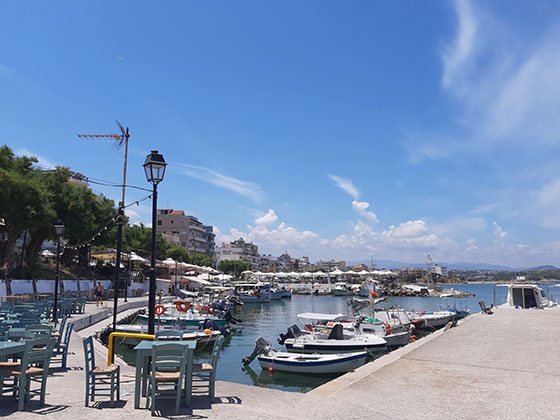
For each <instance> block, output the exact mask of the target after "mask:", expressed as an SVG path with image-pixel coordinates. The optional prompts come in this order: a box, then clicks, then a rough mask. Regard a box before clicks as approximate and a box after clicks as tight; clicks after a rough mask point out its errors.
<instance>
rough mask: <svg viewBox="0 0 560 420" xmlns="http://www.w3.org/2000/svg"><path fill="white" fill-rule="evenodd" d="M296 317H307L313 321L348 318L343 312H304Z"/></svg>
mask: <svg viewBox="0 0 560 420" xmlns="http://www.w3.org/2000/svg"><path fill="white" fill-rule="evenodd" d="M297 317H298V318H299V319H309V320H315V321H340V320H343V319H346V318H348V316H347V315H344V314H322V313H317V312H304V313H301V314H298V315H297Z"/></svg>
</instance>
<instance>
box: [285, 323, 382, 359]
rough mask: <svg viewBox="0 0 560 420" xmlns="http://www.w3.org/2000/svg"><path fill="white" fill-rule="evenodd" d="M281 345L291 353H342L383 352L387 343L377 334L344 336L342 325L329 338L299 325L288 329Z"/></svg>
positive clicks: (337, 325) (338, 325) (334, 329)
mask: <svg viewBox="0 0 560 420" xmlns="http://www.w3.org/2000/svg"><path fill="white" fill-rule="evenodd" d="M278 343H279V344H283V345H285V346H286V350H288V351H289V352H298V353H315V352H317V353H342V352H355V351H363V350H372V351H373V350H382V349H385V348H386V347H387V341H385V339H383V338H381V337H378V336H377V335H375V334H363V335H348V334H344V330H343V328H342V325H340V324H336V325H335V326H334V327H333V328H332V330H331V332H330V333H329V335H328V336H326V335H318V334H314V333H312V332H305V333H302V331H301V330H300V329H299V327H298V326H297V325H292V326H291V327H290V328H288V332H287V333H286V334H280V339H279V340H278Z"/></svg>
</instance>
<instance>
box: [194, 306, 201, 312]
mask: <svg viewBox="0 0 560 420" xmlns="http://www.w3.org/2000/svg"><path fill="white" fill-rule="evenodd" d="M194 309H196V310H197V311H199V312H200V310H201V309H202V306H200V305H196V306H195V307H194Z"/></svg>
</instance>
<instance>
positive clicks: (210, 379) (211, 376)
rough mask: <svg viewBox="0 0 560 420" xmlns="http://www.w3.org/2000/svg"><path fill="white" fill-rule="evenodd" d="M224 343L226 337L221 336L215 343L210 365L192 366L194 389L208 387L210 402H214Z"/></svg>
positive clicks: (195, 364)
mask: <svg viewBox="0 0 560 420" xmlns="http://www.w3.org/2000/svg"><path fill="white" fill-rule="evenodd" d="M223 343H224V336H223V335H219V336H218V337H216V341H214V347H213V348H212V355H211V356H210V360H209V361H208V363H193V365H192V376H193V377H192V386H193V387H195V386H196V387H197V388H199V387H204V386H206V387H208V396H209V397H210V402H213V401H214V390H215V385H214V384H215V382H216V369H217V367H218V359H219V355H220V350H221V348H222V344H223Z"/></svg>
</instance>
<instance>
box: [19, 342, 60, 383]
mask: <svg viewBox="0 0 560 420" xmlns="http://www.w3.org/2000/svg"><path fill="white" fill-rule="evenodd" d="M54 343H55V340H54V339H53V338H50V337H39V338H34V339H31V340H27V341H26V342H25V352H24V353H23V357H22V359H21V373H22V375H23V372H25V371H26V370H27V368H28V367H29V365H30V364H38V365H39V366H41V367H42V368H43V369H45V370H48V368H49V363H50V360H51V356H52V352H53V347H54ZM34 348H35V350H34Z"/></svg>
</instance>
